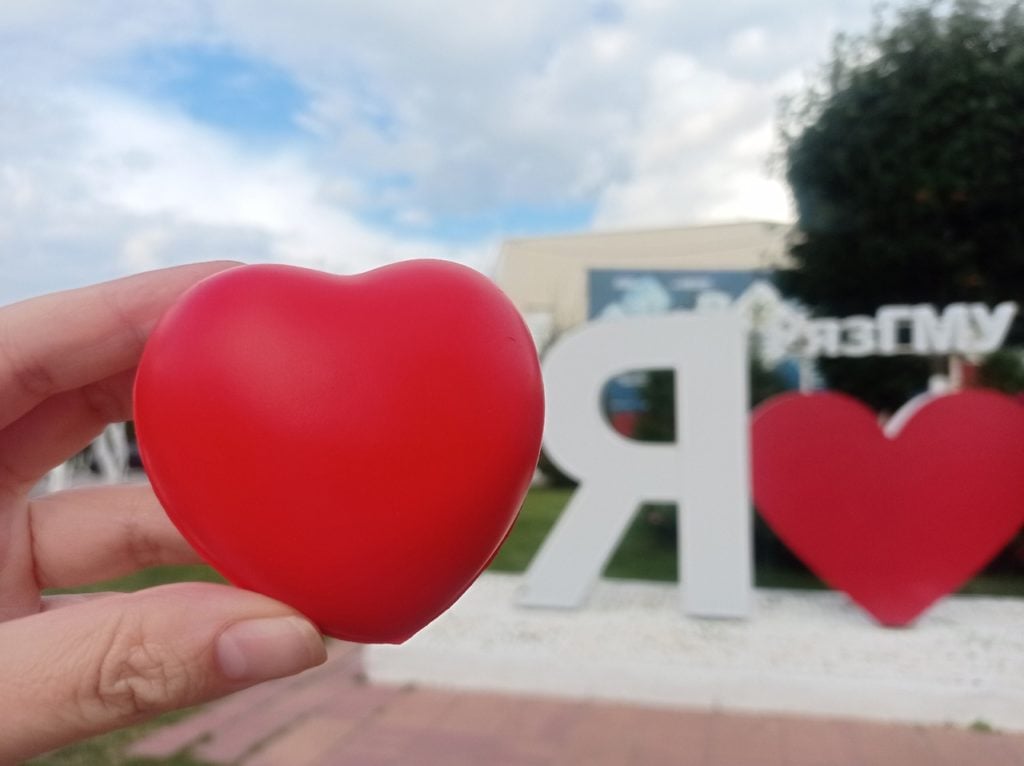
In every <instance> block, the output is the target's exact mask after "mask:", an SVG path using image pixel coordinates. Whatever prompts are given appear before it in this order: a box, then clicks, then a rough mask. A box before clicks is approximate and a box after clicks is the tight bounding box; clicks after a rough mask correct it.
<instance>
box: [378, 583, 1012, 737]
mask: <svg viewBox="0 0 1024 766" xmlns="http://www.w3.org/2000/svg"><path fill="white" fill-rule="evenodd" d="M520 584H521V578H520V577H519V576H515V575H499V574H485V575H484V576H483V577H481V578H480V580H478V581H477V583H476V584H475V585H474V586H473V587H472V588H471V589H470V590H469V591H468V592H467V593H466V595H465V596H463V598H462V599H461V600H460V601H459V602H458V603H457V604H456V605H455V606H454V607H452V609H450V610H449V611H448V612H447V613H446V614H444V615H442V616H441V617H440V618H439V619H438V620H437V621H435V622H434V623H433V624H432V625H430V626H429V627H428V628H426V629H425V630H423V631H422V632H420V633H419V634H418V635H416V636H415V637H413V638H412V639H411V640H410V641H408V642H407V643H406V644H404V645H402V646H373V647H369V648H368V651H367V654H366V663H367V672H368V674H369V676H370V679H371V680H372V681H374V682H379V683H400V684H404V683H415V684H423V685H431V686H441V687H449V688H461V689H478V690H484V689H486V690H494V691H505V692H517V693H526V694H542V695H557V696H563V697H576V698H588V699H607V700H617V701H627V702H636V703H643V704H653V705H668V706H679V707H699V708H709V707H711V708H716V709H727V710H728V709H732V710H744V711H760V712H774V713H795V714H807V715H820V716H839V717H855V718H866V719H881V720H888V721H904V722H916V723H953V724H959V725H970V724H972V723H975V722H984V723H986V724H988V725H990V726H993V727H996V728H999V729H1006V730H1017V731H1024V600H1021V599H1010V598H982V597H966V596H960V597H950V598H947V599H945V600H943V601H942V602H941V603H939V604H938V605H936V606H935V607H934V608H932V609H931V610H930V611H929V612H928V613H926V614H925V615H924V617H922V618H921V620H920V621H919V622H918V624H917V625H916V626H914V627H913V628H907V629H896V630H893V629H886V628H881V627H878V626H877V625H875V624H874V623H872V622H871V621H870V620H869V618H868V617H867V616H865V615H864V614H863V613H862V612H861V611H860V610H859V609H858V608H856V607H855V606H853V605H852V604H850V603H849V602H848V601H847V599H846V598H845V596H843V595H842V594H838V593H822V592H808V591H784V590H761V591H758V592H757V595H756V602H755V603H756V607H755V612H754V616H753V618H752V619H750V620H748V621H725V620H701V619H693V618H687V617H685V616H683V615H682V614H681V613H680V612H679V608H678V597H677V592H676V586H675V585H668V584H657V583H642V582H632V581H614V580H606V581H602V582H601V583H600V584H599V585H598V586H597V587H596V588H595V590H594V593H593V594H592V596H591V598H590V601H589V603H588V604H587V606H586V607H584V608H582V609H580V610H551V609H528V608H524V607H519V606H516V604H515V594H516V590H517V588H518V587H519V586H520Z"/></svg>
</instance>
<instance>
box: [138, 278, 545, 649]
mask: <svg viewBox="0 0 1024 766" xmlns="http://www.w3.org/2000/svg"><path fill="white" fill-rule="evenodd" d="M135 417H136V424H137V429H138V437H139V444H140V449H141V452H142V456H143V460H144V463H145V466H146V470H147V472H148V474H149V477H150V480H151V482H152V484H153V488H154V490H155V491H156V493H157V496H158V497H159V498H160V500H161V502H162V503H163V505H164V507H165V508H166V510H167V513H168V515H169V516H170V517H171V519H172V520H173V521H174V523H175V524H176V525H177V526H178V528H179V529H180V530H181V531H182V533H183V534H184V535H185V537H186V538H187V539H188V540H189V541H190V542H191V543H192V544H193V545H194V546H195V548H196V550H197V551H199V552H200V553H201V554H202V555H203V556H204V558H205V559H206V560H207V561H209V562H210V563H211V564H212V565H213V566H214V567H215V568H216V569H218V570H219V571H220V572H221V573H222V574H223V575H225V576H226V577H227V578H228V579H229V580H231V581H232V582H233V583H235V584H236V585H239V586H241V587H244V588H248V589H251V590H255V591H259V592H261V593H265V594H267V595H269V596H272V597H275V598H278V599H280V600H282V601H284V602H286V603H288V604H290V605H291V606H293V607H295V608H296V609H298V610H300V611H301V612H303V613H305V614H306V615H307V616H309V617H310V618H311V619H312V620H313V621H314V622H316V623H317V624H318V625H319V626H320V627H321V629H323V630H324V631H325V632H326V633H328V634H329V635H333V636H336V637H340V638H346V639H350V640H355V641H364V642H400V641H403V640H405V639H406V638H408V637H409V636H411V635H412V634H413V633H415V632H416V631H417V630H419V629H420V628H421V627H423V626H424V625H425V624H427V623H428V622H430V621H431V620H432V619H434V618H435V617H436V616H437V615H438V614H440V613H441V612H443V611H444V610H445V609H447V608H448V607H449V606H450V605H451V604H452V603H453V602H454V601H455V600H456V599H457V598H458V597H459V596H460V595H461V594H462V593H463V591H464V590H465V589H466V588H467V587H468V586H469V585H470V583H472V581H473V580H474V579H475V578H476V576H477V575H478V574H479V573H480V571H481V570H482V569H483V568H484V567H485V566H486V565H487V563H488V562H489V561H490V559H491V558H492V557H493V555H494V554H495V552H496V551H497V549H498V546H499V545H500V544H501V542H502V541H503V539H504V537H505V535H506V534H507V533H508V530H509V528H510V527H511V525H512V522H513V521H514V520H515V516H516V513H517V512H518V509H519V506H520V504H521V502H522V499H523V497H524V495H525V493H526V490H527V488H528V486H529V482H530V479H531V477H532V475H533V472H534V468H535V466H536V461H537V455H538V452H539V449H540V439H541V430H542V424H543V391H542V384H541V377H540V369H539V365H538V361H537V354H536V350H535V348H534V345H533V342H532V340H531V338H530V334H529V332H528V331H527V329H526V326H525V325H524V323H523V320H522V318H521V317H520V315H519V314H518V312H517V311H516V309H515V308H514V307H513V305H512V304H511V302H510V301H509V300H508V299H507V298H506V297H505V296H504V295H503V294H502V293H501V292H500V291H499V290H498V288H497V287H495V286H494V285H493V284H492V283H491V282H490V281H489V280H488V279H487V278H485V277H484V276H482V275H480V274H478V273H476V272H475V271H472V270H471V269H468V268H466V267H463V266H458V265H455V264H452V263H446V262H441V261H412V262H406V263H401V264H396V265H392V266H386V267H383V268H380V269H376V270H374V271H371V272H368V273H365V274H362V275H357V276H352V277H340V276H334V275H328V274H323V273H319V272H315V271H310V270H306V269H299V268H294V267H288V266H243V267H238V268H235V269H230V270H228V271H225V272H222V273H220V274H217V275H215V276H213V277H211V278H209V279H207V280H204V281H203V282H201V283H199V284H198V285H196V286H195V287H194V288H192V289H191V290H190V291H188V292H187V293H186V294H185V295H184V296H183V297H182V298H181V300H180V301H179V302H177V303H176V304H175V305H174V306H173V307H172V308H171V310H170V311H169V312H168V313H167V315H166V316H165V317H163V319H162V320H161V321H160V323H159V325H158V326H157V328H156V329H155V331H154V332H153V334H152V336H151V337H150V339H149V340H148V342H147V344H146V348H145V350H144V352H143V355H142V360H141V362H140V364H139V370H138V376H137V378H136V384H135Z"/></svg>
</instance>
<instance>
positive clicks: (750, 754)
mask: <svg viewBox="0 0 1024 766" xmlns="http://www.w3.org/2000/svg"><path fill="white" fill-rule="evenodd" d="M181 751H188V752H190V753H192V754H193V755H194V756H196V757H197V758H200V759H203V760H206V761H210V762H212V763H219V764H238V765H239V766H349V765H352V766H395V765H396V764H415V765H416V766H441V765H442V764H443V765H444V766H480V765H481V764H487V765H488V766H490V765H493V766H563V765H564V766H575V765H577V764H579V765H580V766H583V765H584V764H585V765H586V766H618V765H619V764H638V765H641V766H647V765H648V764H649V765H650V766H662V765H668V764H672V765H673V766H975V764H977V765H978V766H1024V735H1017V734H999V733H984V732H976V731H967V730H963V729H954V728H944V727H923V726H899V725H888V724H877V723H864V722H854V721H846V720H829V719H811V718H800V717H785V716H768V715H763V716H762V715H746V714H733V713H721V712H715V711H686V710H668V709H664V708H644V707H640V706H634V705H619V704H609V703H596V702H580V701H570V700H558V699H552V698H542V697H524V696H511V695H502V694H483V693H468V692H454V691H444V690H437V689H423V688H404V687H385V686H374V685H370V684H367V683H366V682H365V680H364V677H363V674H362V666H361V662H360V651H359V648H358V647H357V646H354V645H352V644H344V643H340V642H332V643H331V645H330V646H329V659H328V661H327V663H326V664H325V665H324V666H322V667H320V668H316V669H314V670H312V671H309V672H307V673H304V674H302V675H301V676H298V677H297V678H291V679H282V680H280V681H274V682H271V683H269V684H264V685H262V686H258V687H255V688H253V689H249V690H246V691H243V692H240V693H238V694H236V695H234V696H232V697H229V698H228V699H226V700H222V701H220V702H217V703H213V704H211V705H208V706H206V707H205V708H203V709H202V710H201V711H199V712H198V713H196V714H195V715H192V716H190V717H188V718H186V719H184V720H182V721H180V722H178V723H176V724H172V725H170V726H166V727H163V728H160V729H157V730H155V731H154V732H152V733H151V734H149V735H148V736H147V737H145V738H143V739H141V740H139V741H137V742H135V743H134V744H133V746H132V748H131V750H130V754H131V755H134V756H143V757H149V758H157V759H159V758H166V757H168V756H171V755H173V754H176V753H178V752H181Z"/></svg>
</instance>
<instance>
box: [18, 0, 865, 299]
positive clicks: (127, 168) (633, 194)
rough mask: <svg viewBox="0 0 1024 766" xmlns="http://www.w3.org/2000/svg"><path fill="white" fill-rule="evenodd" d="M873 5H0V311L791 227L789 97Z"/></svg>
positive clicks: (540, 1) (529, 0)
mask: <svg viewBox="0 0 1024 766" xmlns="http://www.w3.org/2000/svg"><path fill="white" fill-rule="evenodd" d="M870 8H871V3H869V2H864V1H861V0H845V1H842V2H839V1H837V2H813V1H812V0H790V1H787V2H783V1H782V0H777V2H768V1H767V0H723V1H722V2H721V3H717V4H715V5H713V6H706V7H700V8H697V7H696V6H695V5H694V4H682V3H673V2H668V0H634V2H617V1H616V0H597V1H594V0H581V1H580V2H564V3H562V2H559V3H555V2H553V0H523V2H520V3H516V4H506V5H500V4H499V5H494V4H490V5H488V4H484V5H480V4H475V3H469V2H465V0H435V1H434V2H431V3H427V2H425V1H423V0H415V1H412V0H411V1H410V2H409V3H405V4H402V5H398V4H394V5H393V6H390V5H387V4H381V3H379V2H364V0H351V1H350V2H346V3H333V2H328V1H327V0H295V2H292V3H288V4H279V3H270V2H243V0H194V1H192V2H190V1H188V0H186V1H185V2H180V3H173V4H162V5H161V4H139V3H130V2H127V0H96V1H95V2H91V3H78V2H74V0H49V2H45V3H42V2H41V3H25V4H4V5H3V6H0V68H2V71H4V72H5V73H6V76H5V77H4V78H3V79H2V80H0V115H2V116H3V118H2V119H0V211H3V212H2V213H0V275H2V276H3V279H0V303H4V302H8V301H11V300H15V299H19V298H23V297H27V296H29V295H32V294H37V293H41V292H47V291H50V290H55V289H60V288H64V287H68V286H73V285H77V284H82V283H85V282H91V281H97V280H100V279H105V278H109V277H112V276H116V275H119V274H124V273H128V272H131V271H138V270H141V269H146V268H153V267H157V266H161V265H169V264H174V263H179V262H184V261H189V260H204V259H208V258H218V257H233V258H241V259H243V260H248V261H282V262H290V263H298V264H302V265H308V266H313V267H316V268H323V269H328V270H333V271H338V272H352V271H359V270H363V269H366V268H372V267H374V266H376V265H380V264H383V263H387V262H390V261H394V260H400V259H405V258H413V257H441V258H450V259H454V260H459V261H461V262H464V263H468V264H470V265H472V266H475V267H477V268H480V269H482V270H484V271H489V270H491V269H493V267H494V263H495V260H496V258H497V256H498V252H499V250H500V245H501V242H502V239H503V238H506V237H510V236H529V235H535V234H556V233H569V232H577V231H590V230H603V229H622V228H636V227H646V226H675V225H686V224H694V223H712V222H721V221H732V220H750V219H766V220H787V219H789V218H790V217H791V215H792V213H791V206H790V201H789V198H788V193H787V191H786V189H785V186H784V184H783V183H782V180H781V179H780V178H779V177H778V175H777V174H776V175H773V174H772V172H771V171H770V169H769V165H770V160H771V157H772V154H773V152H775V151H776V150H777V143H776V139H775V120H776V113H777V106H778V102H779V99H780V98H781V97H783V96H785V95H786V94H789V93H793V92H795V91H797V90H798V89H800V88H801V87H802V85H803V83H804V82H806V77H807V75H808V73H810V72H813V71H815V69H816V68H817V67H818V65H819V64H820V63H821V62H822V61H823V60H824V58H825V56H826V55H827V53H828V50H829V46H830V43H831V39H832V36H833V35H834V34H835V32H837V31H839V30H844V31H848V32H850V31H852V32H856V31H859V30H863V29H865V28H866V27H867V25H868V23H869V21H870V17H871V11H870Z"/></svg>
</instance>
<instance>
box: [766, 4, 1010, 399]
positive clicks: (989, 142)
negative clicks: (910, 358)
mask: <svg viewBox="0 0 1024 766" xmlns="http://www.w3.org/2000/svg"><path fill="white" fill-rule="evenodd" d="M1022 105H1024V14H1022V11H1021V7H1020V5H1019V4H1017V3H1014V4H1012V5H1009V6H1007V5H993V4H989V3H983V2H977V1H974V0H959V1H958V2H953V3H952V4H939V3H925V4H911V5H909V6H907V7H905V8H903V9H902V10H899V11H895V12H892V13H890V14H886V15H880V16H879V18H878V19H877V21H876V25H875V27H874V29H873V31H872V32H871V33H870V34H868V35H866V36H863V37H858V38H848V37H840V38H839V39H838V40H837V41H836V44H835V47H834V51H833V56H832V61H831V62H830V64H829V65H828V67H827V68H826V70H825V72H824V73H823V75H822V77H821V78H820V80H819V82H818V83H817V84H816V85H815V86H813V87H811V88H810V89H809V90H808V91H807V92H806V93H804V94H803V95H802V97H800V98H797V99H794V100H793V101H792V102H791V103H790V105H789V108H788V110H787V111H786V113H785V114H784V116H783V120H782V133H783V141H784V145H785V160H786V175H787V179H788V181H789V183H790V185H791V187H792V190H793V195H794V198H795V201H796V205H797V210H798V215H799V229H800V231H801V238H800V239H799V240H798V242H797V243H796V244H795V245H794V246H793V247H792V257H793V261H794V268H793V269H792V270H791V271H787V272H786V273H784V274H782V275H781V276H780V284H781V286H782V288H783V290H784V291H785V292H787V293H788V294H790V295H793V296H794V297H797V298H799V299H800V300H801V301H802V302H803V303H805V304H806V305H807V306H808V307H809V308H810V309H811V310H812V311H814V312H816V313H819V314H827V315H836V316H846V315H852V314H862V313H869V314H870V313H873V312H874V310H875V309H876V308H877V307H878V306H879V305H883V304H886V303H917V302H928V303H935V304H938V305H945V304H947V303H951V302H955V301H965V300H966V301H983V302H986V303H996V302H998V301H1002V300H1013V299H1016V298H1018V297H1019V296H1020V294H1021V292H1022V289H1024V216H1021V215H1020V210H1021V203H1022V202H1024V109H1022V108H1021V107H1022ZM1020 335H1021V329H1020V326H1018V327H1016V328H1015V329H1014V331H1013V336H1012V337H1020ZM857 367H862V368H864V369H865V370H871V369H876V368H877V362H876V360H863V361H862V360H853V361H850V362H849V363H846V364H839V365H834V366H833V367H832V368H831V369H826V371H825V374H826V379H827V380H828V381H829V383H830V384H835V383H836V382H837V381H839V380H840V379H849V380H852V379H853V378H854V377H858V375H857V374H856V373H854V372H853V370H854V369H855V368H857ZM926 374H927V371H926V370H924V369H917V370H915V369H914V368H913V366H912V365H910V366H904V367H903V368H902V369H901V370H900V373H899V375H900V377H901V378H905V379H906V382H905V383H904V384H903V390H902V391H900V392H899V396H897V395H895V394H893V393H891V392H888V393H875V388H874V386H873V384H872V383H871V379H872V378H874V380H875V381H876V382H878V381H881V380H882V379H883V375H882V374H881V373H880V374H876V375H872V374H871V372H864V373H863V374H860V375H859V378H860V380H859V381H857V382H856V383H851V384H848V385H846V386H845V388H847V389H856V390H854V391H853V393H857V394H858V395H861V396H864V397H865V398H868V399H872V400H875V401H876V402H877V401H881V400H888V399H892V398H900V397H902V398H907V396H909V395H910V394H912V393H913V392H914V391H915V390H920V389H921V388H923V387H924V383H925V377H926ZM865 392H866V393H865Z"/></svg>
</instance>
